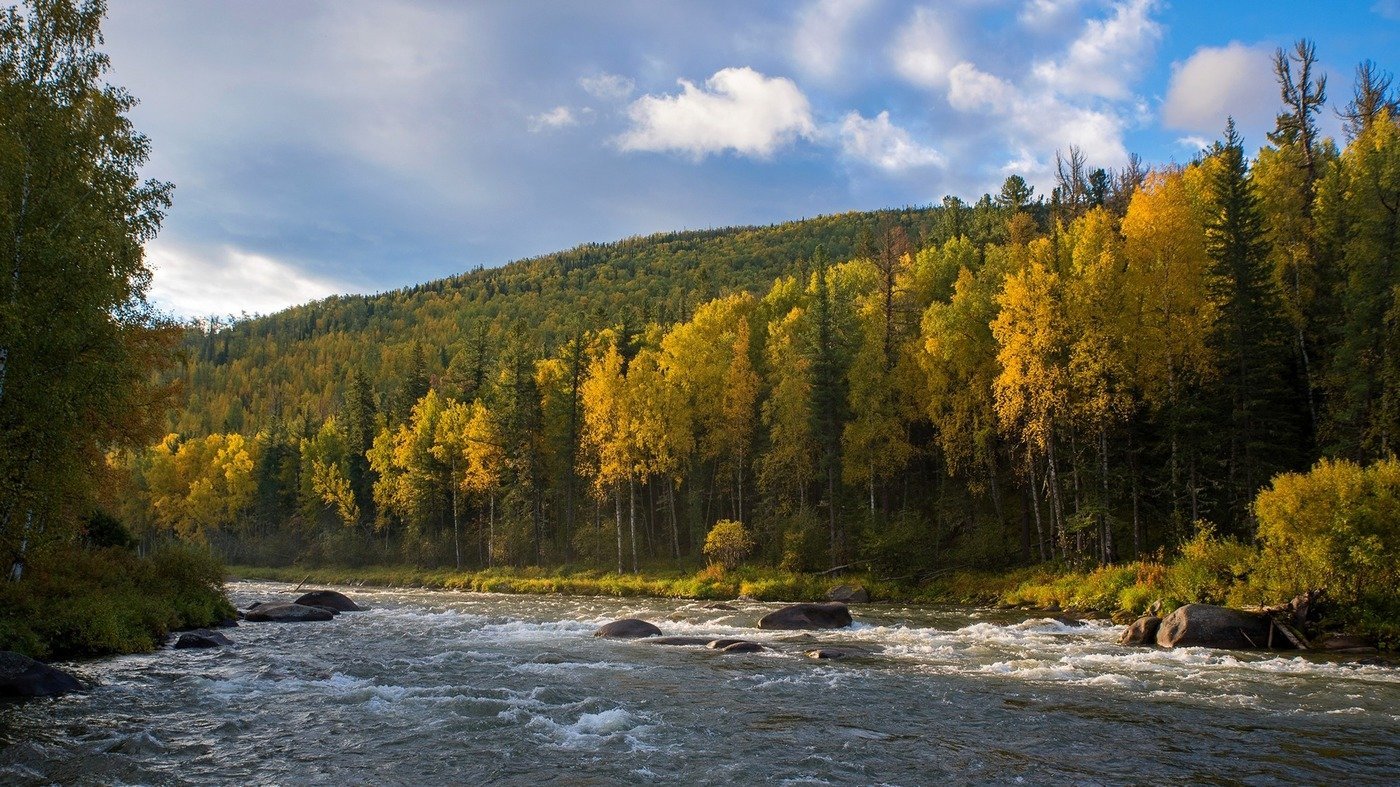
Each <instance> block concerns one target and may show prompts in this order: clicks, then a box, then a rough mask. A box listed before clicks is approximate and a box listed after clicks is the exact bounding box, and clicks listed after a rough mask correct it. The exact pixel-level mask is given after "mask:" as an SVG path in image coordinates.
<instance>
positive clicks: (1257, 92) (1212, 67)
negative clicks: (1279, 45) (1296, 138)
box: [1162, 42, 1278, 134]
mask: <svg viewBox="0 0 1400 787" xmlns="http://www.w3.org/2000/svg"><path fill="white" fill-rule="evenodd" d="M1272 57H1273V55H1272V52H1271V51H1270V50H1268V49H1266V48H1263V47H1253V46H1245V45H1244V44H1241V43H1238V42H1233V43H1231V44H1229V45H1227V46H1223V47H1202V48H1200V49H1197V50H1196V51H1195V53H1194V54H1192V55H1191V57H1189V58H1187V59H1186V62H1184V63H1177V64H1175V65H1173V66H1172V78H1171V84H1170V85H1169V87H1168V88H1167V97H1166V100H1165V101H1164V102H1163V103H1162V122H1163V124H1164V125H1165V126H1166V127H1167V128H1174V129H1180V130H1182V131H1195V132H1206V133H1212V134H1214V133H1217V132H1219V131H1220V130H1221V129H1223V128H1224V127H1225V117H1226V115H1230V114H1233V115H1234V117H1235V120H1236V121H1237V122H1238V123H1239V124H1240V126H1241V127H1242V128H1245V129H1248V130H1257V129H1259V128H1261V127H1262V128H1268V124H1269V123H1270V122H1271V121H1272V119H1273V114H1274V110H1275V107H1276V105H1277V103H1278V88H1277V87H1276V86H1275V83H1274V75H1273V70H1272V69H1273V65H1272V59H1271V58H1272Z"/></svg>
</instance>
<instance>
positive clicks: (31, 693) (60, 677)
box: [0, 650, 83, 697]
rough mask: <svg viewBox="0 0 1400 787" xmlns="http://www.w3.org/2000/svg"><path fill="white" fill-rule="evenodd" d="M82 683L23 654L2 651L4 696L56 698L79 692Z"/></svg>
mask: <svg viewBox="0 0 1400 787" xmlns="http://www.w3.org/2000/svg"><path fill="white" fill-rule="evenodd" d="M82 688H83V683H82V681H80V680H78V679H77V678H76V677H75V676H73V675H70V674H69V673H67V672H64V671H63V670H61V669H58V668H56V667H50V666H49V665H47V664H45V663H43V662H42V661H35V660H34V659H31V658H29V657H28V656H26V655H24V654H22V653H15V652H13V651H9V650H4V651H0V697H53V696H57V695H59V694H67V693H68V692H70V691H78V690H80V689H82Z"/></svg>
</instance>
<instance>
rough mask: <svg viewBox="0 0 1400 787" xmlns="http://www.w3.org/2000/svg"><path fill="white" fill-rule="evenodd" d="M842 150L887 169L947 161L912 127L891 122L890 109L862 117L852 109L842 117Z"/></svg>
mask: <svg viewBox="0 0 1400 787" xmlns="http://www.w3.org/2000/svg"><path fill="white" fill-rule="evenodd" d="M841 150H842V152H843V153H845V154H846V155H847V156H849V157H851V158H853V159H857V160H860V161H864V162H866V163H868V164H871V165H873V166H876V167H879V168H880V169H883V170H885V171H886V172H900V171H902V170H907V169H914V168H917V167H930V166H942V164H943V156H942V154H940V153H939V152H938V151H937V150H934V149H933V148H931V147H927V146H925V145H920V144H919V143H917V142H915V141H914V140H913V139H911V138H910V136H909V132H908V131H905V130H904V129H902V128H900V127H899V126H896V125H894V124H893V123H891V122H890V113H889V112H881V113H880V114H878V115H876V116H875V117H873V118H865V117H862V116H861V114H860V113H859V112H850V113H848V114H847V115H846V117H845V119H843V120H842V121H841Z"/></svg>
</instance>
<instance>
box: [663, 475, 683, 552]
mask: <svg viewBox="0 0 1400 787" xmlns="http://www.w3.org/2000/svg"><path fill="white" fill-rule="evenodd" d="M666 497H668V498H669V499H670V501H671V505H670V506H669V507H670V509H671V558H672V559H673V560H679V559H680V556H681V527H680V523H679V522H678V521H677V519H676V483H675V482H674V481H672V480H671V477H670V476H666Z"/></svg>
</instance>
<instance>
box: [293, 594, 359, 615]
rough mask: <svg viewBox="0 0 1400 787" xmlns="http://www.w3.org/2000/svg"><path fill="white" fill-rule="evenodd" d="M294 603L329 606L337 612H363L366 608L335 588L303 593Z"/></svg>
mask: <svg viewBox="0 0 1400 787" xmlns="http://www.w3.org/2000/svg"><path fill="white" fill-rule="evenodd" d="M294 603H297V604H305V605H306V606H308V607H328V608H330V609H333V610H335V611H336V612H362V611H364V609H365V608H364V607H362V606H360V605H359V604H356V603H355V602H353V601H351V600H350V598H349V597H348V596H346V595H345V594H344V593H337V592H335V591H334V590H313V591H311V592H310V593H306V594H303V595H302V597H301V598H299V599H297V600H296V601H295V602H294Z"/></svg>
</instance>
